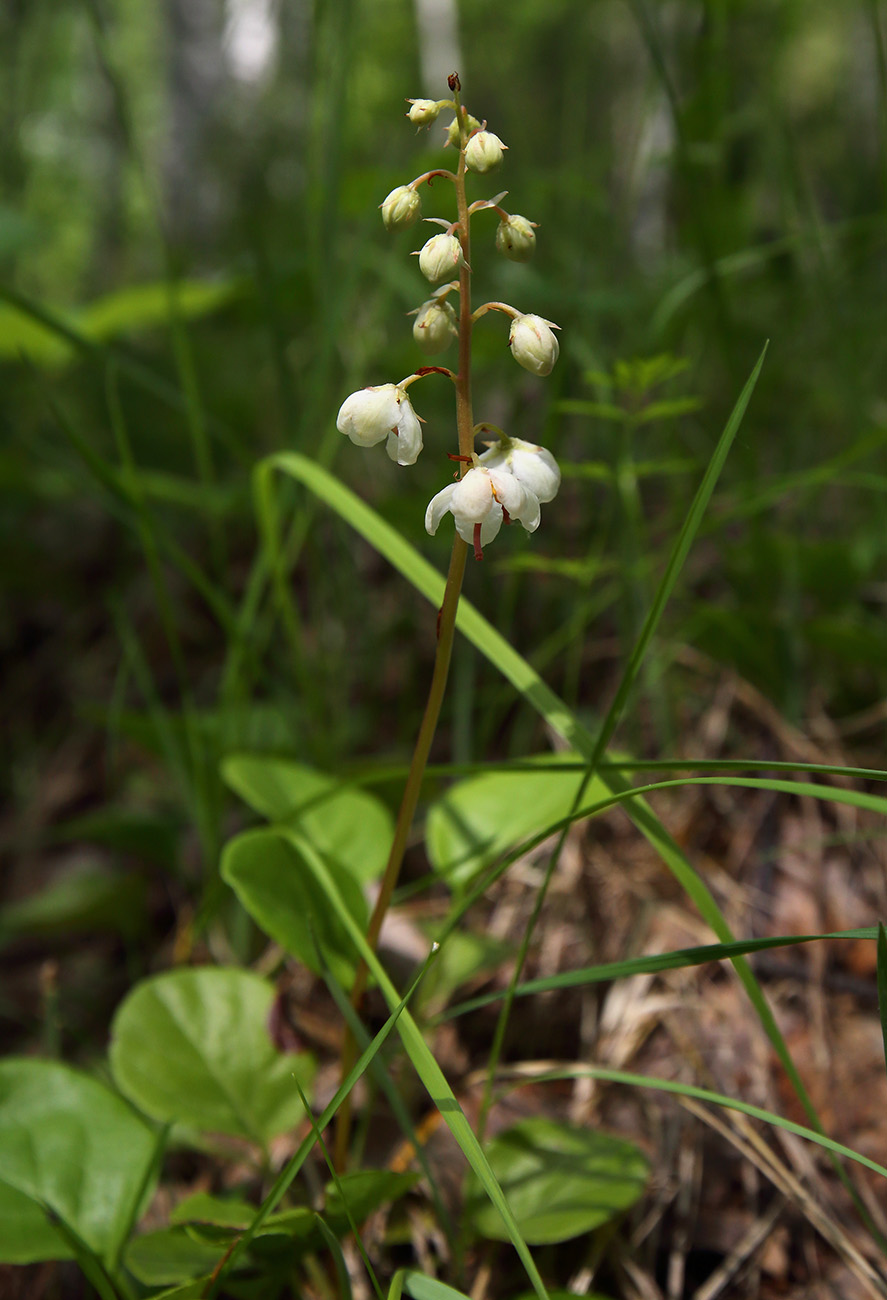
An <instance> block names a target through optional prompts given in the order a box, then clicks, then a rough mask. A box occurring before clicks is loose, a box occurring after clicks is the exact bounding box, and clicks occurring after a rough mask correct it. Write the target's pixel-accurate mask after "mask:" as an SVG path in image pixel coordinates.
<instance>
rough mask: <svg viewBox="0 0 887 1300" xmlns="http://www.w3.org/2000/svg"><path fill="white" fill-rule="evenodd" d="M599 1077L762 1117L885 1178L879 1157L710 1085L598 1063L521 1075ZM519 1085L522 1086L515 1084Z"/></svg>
mask: <svg viewBox="0 0 887 1300" xmlns="http://www.w3.org/2000/svg"><path fill="white" fill-rule="evenodd" d="M580 1078H585V1079H597V1080H598V1081H599V1082H601V1083H622V1084H626V1085H627V1086H628V1087H630V1088H654V1089H655V1090H656V1091H657V1092H669V1093H672V1094H673V1095H675V1096H677V1097H692V1098H693V1100H694V1101H705V1102H709V1103H710V1104H711V1105H713V1106H720V1107H722V1108H723V1109H724V1110H737V1111H740V1112H741V1114H743V1115H748V1116H750V1117H751V1118H752V1119H759V1120H762V1121H763V1122H764V1123H765V1124H771V1125H772V1126H773V1127H774V1128H780V1129H783V1130H784V1131H785V1132H786V1133H793V1134H794V1135H795V1136H796V1137H800V1138H804V1139H805V1140H806V1141H807V1142H812V1143H814V1144H815V1145H816V1146H818V1147H822V1148H823V1150H825V1151H828V1152H830V1153H831V1154H832V1155H835V1156H843V1157H845V1158H846V1159H847V1160H852V1161H854V1163H855V1164H858V1165H862V1166H863V1167H864V1168H865V1169H870V1170H871V1171H872V1172H873V1173H876V1174H880V1176H881V1177H882V1178H887V1169H885V1167H884V1166H883V1165H880V1164H878V1162H877V1160H871V1159H870V1158H869V1157H868V1156H864V1155H862V1153H861V1152H859V1151H854V1150H853V1148H852V1147H847V1146H844V1144H843V1143H842V1142H836V1141H835V1140H834V1139H833V1138H830V1137H826V1136H825V1134H824V1133H820V1132H818V1131H817V1130H816V1129H811V1128H805V1126H804V1125H803V1124H796V1123H795V1121H794V1120H790V1119H785V1118H784V1117H783V1116H782V1115H777V1114H775V1113H774V1112H773V1111H771V1110H764V1109H763V1108H762V1107H761V1106H753V1105H752V1104H751V1103H750V1102H747V1101H738V1100H737V1099H736V1098H735V1097H728V1096H726V1095H725V1094H724V1093H721V1092H711V1091H709V1089H708V1088H697V1087H696V1086H695V1085H694V1084H691V1083H680V1082H678V1081H677V1080H675V1079H656V1078H651V1077H650V1075H647V1074H629V1073H627V1072H626V1071H625V1070H608V1069H605V1068H603V1067H601V1068H600V1069H598V1068H597V1066H583V1065H580V1066H576V1067H575V1068H572V1069H565V1070H544V1071H541V1072H540V1073H538V1074H536V1073H533V1074H526V1075H524V1076H522V1078H521V1080H520V1083H523V1084H530V1083H535V1084H538V1083H544V1082H546V1081H548V1082H551V1083H554V1082H557V1081H558V1080H563V1079H580ZM516 1086H519V1085H516Z"/></svg>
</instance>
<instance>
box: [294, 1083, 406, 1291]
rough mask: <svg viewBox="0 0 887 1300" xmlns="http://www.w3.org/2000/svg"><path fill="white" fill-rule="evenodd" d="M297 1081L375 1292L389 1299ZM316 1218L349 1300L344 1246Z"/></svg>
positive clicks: (349, 1285)
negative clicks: (383, 1289) (365, 1247)
mask: <svg viewBox="0 0 887 1300" xmlns="http://www.w3.org/2000/svg"><path fill="white" fill-rule="evenodd" d="M293 1082H294V1083H295V1085H296V1087H297V1088H298V1090H299V1096H300V1097H301V1099H302V1105H303V1106H304V1107H305V1114H306V1115H307V1116H308V1120H309V1122H310V1124H311V1128H312V1131H313V1133H314V1140H315V1142H316V1143H317V1145H318V1146H319V1147H320V1150H321V1152H322V1153H323V1158H324V1160H325V1161H326V1167H327V1169H329V1171H330V1176H331V1178H332V1180H333V1185H334V1186H335V1188H336V1191H337V1192H338V1193H339V1199H340V1200H341V1202H342V1207H343V1209H344V1211H345V1217H346V1218H347V1220H348V1226H349V1228H350V1229H351V1233H352V1235H353V1237H354V1241H355V1244H356V1246H357V1249H358V1250H359V1251H360V1256H361V1259H362V1260H363V1264H364V1268H365V1269H366V1271H367V1274H368V1276H369V1278H370V1281H371V1282H372V1284H373V1290H374V1291H375V1293H376V1295H377V1296H378V1297H379V1300H385V1296H384V1294H383V1292H382V1288H381V1287H380V1286H379V1279H378V1278H377V1277H376V1270H375V1269H374V1268H373V1265H372V1262H371V1260H370V1257H369V1255H368V1254H367V1253H366V1250H365V1249H364V1244H363V1242H362V1240H361V1237H360V1231H359V1229H358V1226H357V1224H356V1223H355V1222H354V1216H353V1214H352V1213H351V1207H350V1206H349V1204H348V1198H347V1196H346V1195H345V1189H344V1188H343V1186H342V1180H341V1178H340V1177H339V1174H338V1171H337V1169H336V1166H335V1163H334V1162H333V1158H332V1156H331V1155H330V1153H329V1151H328V1150H327V1145H326V1143H325V1142H324V1140H323V1132H322V1130H321V1129H320V1128H319V1127H318V1124H317V1120H316V1119H315V1118H314V1113H313V1111H312V1110H311V1103H310V1102H309V1101H308V1098H307V1097H306V1096H305V1092H304V1090H303V1088H302V1085H301V1084H300V1083H299V1080H298V1079H297V1078H296V1076H295V1075H293ZM316 1218H317V1226H318V1227H319V1228H320V1231H321V1233H322V1234H323V1237H324V1239H325V1241H326V1243H327V1246H328V1247H329V1250H330V1254H331V1255H332V1257H333V1262H334V1263H335V1266H336V1276H337V1278H338V1279H339V1295H340V1297H342V1296H344V1297H345V1300H353V1296H352V1294H351V1279H350V1278H349V1276H348V1269H347V1267H346V1264H345V1257H344V1255H343V1254H342V1247H341V1246H340V1245H339V1241H338V1238H337V1237H336V1235H335V1233H334V1232H333V1231H332V1229H331V1228H330V1226H329V1224H328V1223H327V1222H326V1221H325V1220H324V1219H323V1218H322V1217H321V1215H319V1214H318V1215H317V1216H316Z"/></svg>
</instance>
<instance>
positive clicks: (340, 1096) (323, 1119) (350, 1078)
mask: <svg viewBox="0 0 887 1300" xmlns="http://www.w3.org/2000/svg"><path fill="white" fill-rule="evenodd" d="M432 956H433V953H429V956H428V958H427V959H426V961H425V962H424V963H423V965H422V967H421V968H420V970H419V973H418V975H417V976H416V977H415V979H414V980H413V982H412V983H411V984H410V986H409V988H408V989H407V991H406V993H405V994H404V996H403V997H402V998H401V999H400V1000H399V1001H398V1002H396V1004H395V1005H394V1006H393V1007H392V1009H391V1014H390V1015H389V1017H388V1019H387V1020H386V1021H385V1023H384V1025H383V1026H382V1028H381V1029H380V1030H379V1032H378V1033H377V1034H376V1036H375V1038H374V1039H373V1041H372V1042H371V1043H370V1044H369V1046H368V1047H366V1048H365V1049H364V1050H363V1052H361V1054H360V1056H359V1057H358V1059H357V1060H356V1061H355V1063H354V1065H353V1067H352V1068H351V1069H350V1070H349V1072H348V1074H347V1076H346V1078H344V1079H343V1080H342V1082H341V1084H340V1085H339V1087H338V1088H337V1089H336V1092H335V1094H334V1096H333V1098H332V1100H331V1101H330V1102H328V1104H327V1105H326V1106H325V1107H324V1109H323V1111H322V1113H321V1115H320V1117H319V1118H318V1120H317V1127H318V1128H319V1129H320V1130H321V1131H322V1130H323V1129H325V1128H326V1127H327V1125H328V1124H329V1123H330V1122H331V1121H332V1120H333V1119H334V1118H335V1116H336V1112H337V1111H338V1109H339V1107H340V1106H341V1105H342V1102H343V1101H344V1100H345V1098H346V1097H347V1096H348V1094H349V1093H350V1092H351V1089H352V1088H353V1087H354V1085H355V1084H356V1083H357V1081H358V1079H359V1078H360V1077H361V1075H363V1074H364V1073H365V1072H366V1070H367V1069H368V1068H369V1065H370V1062H371V1061H372V1060H373V1059H374V1058H375V1057H376V1056H377V1055H378V1053H379V1052H380V1051H381V1049H382V1047H383V1045H384V1043H385V1040H386V1039H387V1038H388V1035H389V1034H390V1033H391V1031H392V1029H394V1027H395V1025H396V1024H397V1022H398V1020H399V1018H400V1017H401V1015H402V1014H404V1012H405V1009H406V1006H407V1003H408V1002H409V1000H410V998H411V997H412V996H413V993H414V992H415V990H416V988H417V987H418V986H419V984H420V983H421V981H422V978H423V976H424V975H425V971H426V969H427V966H428V962H429V961H430V960H431V957H432ZM313 1147H314V1133H313V1131H312V1132H311V1133H309V1134H308V1136H307V1137H305V1138H303V1140H302V1141H301V1142H300V1143H299V1147H298V1149H297V1150H296V1152H295V1153H294V1155H292V1156H291V1157H290V1159H289V1160H288V1161H287V1163H286V1164H285V1165H284V1167H283V1169H281V1171H280V1173H279V1174H278V1176H277V1178H276V1179H275V1181H274V1186H273V1187H272V1188H271V1190H270V1192H269V1193H268V1195H267V1196H266V1197H265V1199H264V1201H263V1202H262V1204H261V1206H260V1207H259V1209H258V1210H257V1212H256V1216H255V1218H254V1219H253V1221H252V1223H251V1224H250V1225H249V1227H248V1228H247V1229H246V1230H245V1231H244V1233H243V1235H242V1236H241V1237H240V1238H239V1240H238V1241H237V1242H236V1243H235V1245H234V1246H233V1248H232V1249H231V1250H230V1252H229V1254H228V1255H227V1257H226V1258H225V1259H224V1260H223V1261H222V1262H221V1263H220V1265H219V1266H218V1268H217V1269H216V1272H215V1274H214V1276H213V1280H212V1283H211V1285H210V1286H209V1288H208V1289H207V1300H212V1297H213V1296H215V1295H217V1294H218V1290H219V1287H220V1286H221V1284H222V1281H223V1279H224V1277H225V1275H226V1274H227V1273H229V1272H230V1271H231V1269H232V1268H233V1267H234V1265H235V1263H236V1262H237V1260H238V1259H239V1258H240V1256H241V1255H242V1254H243V1252H244V1251H245V1250H246V1248H247V1247H248V1246H249V1244H250V1242H251V1241H252V1239H253V1237H254V1236H255V1235H256V1233H257V1232H258V1231H259V1229H260V1228H261V1227H262V1225H263V1224H264V1222H265V1220H266V1219H267V1218H268V1216H269V1214H272V1213H273V1212H274V1210H275V1209H276V1208H277V1206H278V1205H279V1204H280V1201H281V1200H282V1198H283V1197H284V1196H285V1195H286V1192H287V1190H288V1188H289V1187H290V1186H291V1184H292V1182H293V1180H294V1179H295V1178H296V1177H297V1175H298V1173H299V1170H300V1169H301V1168H302V1165H303V1164H304V1163H305V1161H306V1160H307V1158H308V1156H309V1155H310V1154H311V1151H312V1149H313Z"/></svg>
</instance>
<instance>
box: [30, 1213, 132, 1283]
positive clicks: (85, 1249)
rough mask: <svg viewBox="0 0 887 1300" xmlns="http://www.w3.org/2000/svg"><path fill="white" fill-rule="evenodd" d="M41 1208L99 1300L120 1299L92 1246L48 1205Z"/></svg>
mask: <svg viewBox="0 0 887 1300" xmlns="http://www.w3.org/2000/svg"><path fill="white" fill-rule="evenodd" d="M43 1209H44V1211H45V1212H46V1217H47V1218H48V1219H49V1221H50V1223H51V1224H52V1226H53V1227H54V1228H55V1230H56V1232H57V1233H58V1234H59V1236H60V1237H62V1238H64V1240H65V1242H66V1243H67V1245H68V1246H69V1247H70V1248H71V1250H72V1251H73V1253H74V1258H75V1259H76V1260H77V1263H78V1265H79V1267H80V1271H81V1272H82V1274H83V1276H84V1277H85V1278H86V1280H87V1282H88V1283H89V1284H90V1286H91V1287H92V1288H93V1289H94V1290H95V1292H96V1294H97V1295H98V1297H99V1300H120V1295H121V1291H118V1289H117V1288H116V1287H115V1286H114V1283H113V1282H112V1281H111V1278H110V1277H109V1275H108V1272H107V1270H106V1268H105V1265H104V1264H103V1263H102V1260H101V1259H100V1258H99V1256H98V1255H97V1254H96V1252H95V1251H94V1250H93V1249H92V1247H91V1246H88V1245H87V1244H86V1242H85V1241H84V1240H83V1238H82V1237H81V1236H80V1234H79V1233H78V1232H75V1231H74V1229H73V1228H72V1227H71V1226H70V1224H68V1223H66V1222H65V1220H64V1219H63V1218H61V1216H60V1215H59V1214H57V1213H56V1211H55V1210H53V1209H51V1208H50V1206H48V1205H45V1204H44V1206H43ZM123 1294H128V1292H123Z"/></svg>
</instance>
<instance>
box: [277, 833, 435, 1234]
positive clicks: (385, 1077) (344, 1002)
mask: <svg viewBox="0 0 887 1300" xmlns="http://www.w3.org/2000/svg"><path fill="white" fill-rule="evenodd" d="M298 842H299V844H300V845H301V843H302V840H301V839H299V840H298ZM315 948H316V951H317V957H318V964H319V966H320V973H321V975H322V977H323V981H324V983H325V984H326V986H327V988H328V989H329V991H330V994H331V996H332V998H333V1001H334V1002H335V1004H336V1006H337V1007H338V1008H339V1012H340V1013H341V1015H342V1018H343V1020H344V1021H345V1023H346V1025H347V1026H348V1028H349V1029H350V1030H351V1033H352V1034H353V1035H354V1041H355V1042H356V1043H357V1045H358V1047H359V1048H360V1049H361V1050H363V1049H364V1048H365V1047H366V1045H367V1043H368V1042H369V1035H368V1033H367V1031H366V1029H365V1028H364V1026H363V1023H362V1021H361V1019H360V1017H359V1016H358V1014H357V1012H356V1011H355V1010H354V1007H353V1006H352V1005H351V997H350V995H349V994H348V992H346V990H345V989H344V988H343V987H342V985H341V983H340V982H339V981H338V980H337V979H336V977H335V975H334V974H333V972H332V971H331V970H330V968H329V964H328V963H327V962H326V961H325V960H324V956H323V952H322V951H321V950H320V947H319V945H315ZM436 952H437V949H435V950H434V951H433V952H432V953H430V954H429V957H428V959H427V960H426V962H425V965H424V966H423V968H422V970H423V975H424V972H425V971H427V970H428V968H429V966H430V964H431V961H432V959H433V957H434V955H435V953H436ZM369 1068H370V1073H371V1074H372V1076H373V1079H374V1080H375V1082H376V1084H377V1085H378V1087H379V1088H380V1089H381V1090H382V1092H383V1093H384V1094H385V1097H386V1099H387V1101H388V1104H389V1106H390V1107H391V1113H392V1115H393V1116H394V1118H395V1119H396V1120H397V1122H398V1124H399V1126H400V1130H401V1132H402V1133H403V1135H404V1137H405V1139H406V1140H407V1142H409V1144H410V1146H411V1147H412V1149H413V1151H415V1153H416V1159H417V1161H418V1162H419V1166H420V1168H421V1170H422V1173H423V1174H424V1176H425V1181H426V1182H427V1184H428V1189H429V1192H430V1194H431V1199H432V1201H433V1202H434V1209H435V1214H436V1217H437V1223H438V1225H439V1226H440V1228H441V1229H442V1230H443V1233H444V1235H445V1237H446V1238H447V1242H448V1243H449V1245H450V1248H451V1249H452V1247H453V1243H454V1241H455V1234H454V1232H453V1224H452V1220H451V1218H450V1214H449V1211H448V1210H447V1208H446V1206H445V1205H444V1203H443V1199H442V1198H441V1195H440V1192H439V1190H438V1187H437V1180H436V1179H435V1178H434V1176H433V1174H432V1171H431V1166H430V1165H429V1163H428V1157H427V1156H426V1154H425V1147H424V1145H423V1143H422V1142H421V1141H420V1140H419V1137H418V1135H417V1133H416V1130H415V1127H414V1125H413V1122H412V1120H411V1119H410V1112H409V1110H408V1109H407V1107H406V1105H405V1104H404V1101H403V1098H402V1097H401V1095H400V1093H399V1092H398V1090H397V1088H396V1087H395V1085H394V1082H393V1080H392V1079H391V1078H390V1076H389V1074H388V1070H387V1069H386V1068H385V1065H384V1063H382V1062H380V1061H378V1060H377V1059H376V1058H375V1057H374V1058H373V1059H372V1061H371V1062H370V1067H369Z"/></svg>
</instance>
